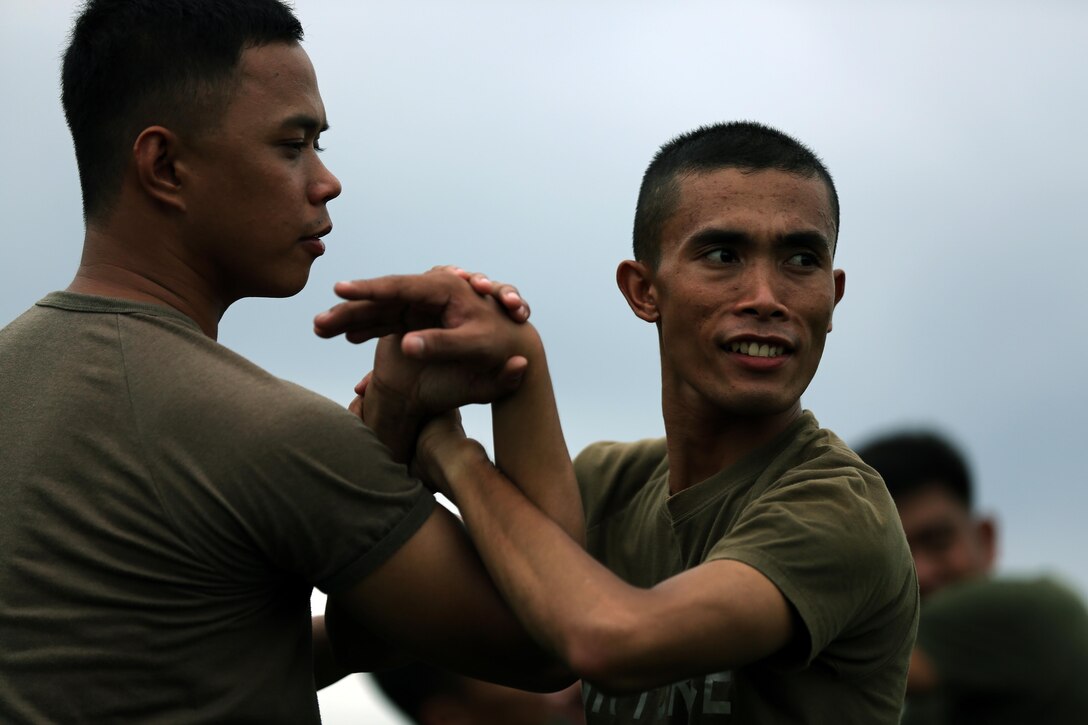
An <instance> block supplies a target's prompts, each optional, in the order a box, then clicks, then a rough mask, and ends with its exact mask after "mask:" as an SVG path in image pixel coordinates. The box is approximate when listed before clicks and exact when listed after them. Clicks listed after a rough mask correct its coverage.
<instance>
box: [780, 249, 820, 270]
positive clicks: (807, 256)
mask: <svg viewBox="0 0 1088 725" xmlns="http://www.w3.org/2000/svg"><path fill="white" fill-rule="evenodd" d="M819 263H820V260H819V258H818V257H817V256H816V255H815V254H813V253H812V252H798V253H797V254H794V255H793V256H791V257H790V258H789V259H788V260H787V264H792V265H794V266H797V267H815V266H816V265H818V264H819Z"/></svg>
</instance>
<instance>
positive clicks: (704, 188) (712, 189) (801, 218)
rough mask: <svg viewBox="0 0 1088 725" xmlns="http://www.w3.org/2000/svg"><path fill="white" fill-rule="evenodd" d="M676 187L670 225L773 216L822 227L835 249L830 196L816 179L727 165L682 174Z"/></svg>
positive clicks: (822, 184) (777, 171)
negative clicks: (717, 219) (677, 222)
mask: <svg viewBox="0 0 1088 725" xmlns="http://www.w3.org/2000/svg"><path fill="white" fill-rule="evenodd" d="M675 184H676V186H675V188H676V193H677V202H676V207H675V209H674V213H673V215H672V219H671V220H670V221H678V220H679V221H681V223H687V224H690V223H693V222H695V223H698V222H700V221H703V222H711V220H712V219H713V218H715V217H720V218H722V219H723V220H727V219H729V218H731V217H737V218H739V219H743V218H744V217H745V216H746V215H748V214H752V215H756V214H759V215H767V214H773V215H774V216H775V217H776V218H779V219H782V220H790V222H791V223H793V224H796V225H798V226H800V227H815V228H816V229H819V230H820V231H821V232H822V233H823V235H824V236H825V237H827V238H828V243H829V245H830V246H831V248H832V251H834V246H835V241H836V237H837V231H838V230H837V229H836V228H835V223H834V216H833V214H832V210H831V194H830V190H829V189H828V188H827V184H826V183H825V182H824V181H823V179H821V178H820V177H819V176H817V175H811V176H806V175H804V174H797V173H792V172H788V171H781V170H779V169H760V170H754V171H753V170H749V169H742V168H738V167H732V166H725V167H719V168H715V169H708V170H697V171H689V172H685V173H682V174H678V175H677V177H676V179H675ZM711 223H712V222H711Z"/></svg>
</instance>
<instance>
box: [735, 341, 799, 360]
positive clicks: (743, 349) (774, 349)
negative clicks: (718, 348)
mask: <svg viewBox="0 0 1088 725" xmlns="http://www.w3.org/2000/svg"><path fill="white" fill-rule="evenodd" d="M729 351H730V352H736V353H740V354H741V355H748V356H749V357H779V356H781V355H782V353H784V352H785V351H786V348H784V347H783V346H781V345H768V344H767V343H759V342H731V343H729Z"/></svg>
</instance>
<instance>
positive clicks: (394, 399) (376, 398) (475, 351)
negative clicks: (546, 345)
mask: <svg viewBox="0 0 1088 725" xmlns="http://www.w3.org/2000/svg"><path fill="white" fill-rule="evenodd" d="M336 293H337V294H338V295H340V296H341V297H343V298H344V299H345V300H347V301H346V302H343V303H341V304H339V305H337V306H336V307H334V308H333V309H331V310H329V311H328V312H324V313H322V314H320V315H318V316H317V317H316V318H315V320H314V328H315V332H317V334H318V335H321V336H323V337H332V336H335V335H339V334H344V335H345V337H346V338H347V339H348V340H349V341H351V342H362V341H365V340H369V339H372V338H374V337H382V339H381V340H380V341H379V343H378V348H377V352H376V353H375V363H374V371H373V372H372V373H371V374H370V375H369V376H368V378H365V379H364V381H363V382H361V383H360V385H359V386H357V387H356V392H357V393H360V394H361V393H362V392H363V391H364V390H365V391H366V395H362V396H361V399H358V400H356V401H355V402H353V403H352V406H351V409H352V410H353V411H354V412H355V413H356V414H362V417H363V418H364V420H365V421H366V422H367V424H368V425H369V426H371V428H373V429H374V430H375V432H377V433H378V436H379V438H381V440H382V441H383V442H384V443H385V444H386V445H388V446H389V447H390V449H392V450H393V451H394V455H395V457H396V458H397V459H398V460H405V456H408V455H410V451H411V450H412V449H413V448H414V446H415V434H416V433H417V432H418V430H419V428H420V426H421V425H422V423H423V422H424V421H425V420H427V419H428V418H430V417H432V416H434V415H437V414H439V413H443V412H445V411H448V410H451V409H453V408H457V407H460V406H461V405H465V404H468V403H486V402H492V401H494V400H497V399H499V398H501V397H503V396H505V395H506V394H508V393H510V392H512V391H514V390H516V389H517V387H518V385H519V384H520V382H521V378H522V375H523V374H524V372H525V370H526V368H527V366H528V364H529V361H528V358H527V355H528V354H529V353H530V351H531V350H536V349H538V348H537V347H536V346H535V342H536V332H535V330H533V329H532V327H531V326H529V325H522V324H518V323H517V322H515V321H513V319H511V314H514V313H517V314H516V315H515V316H524V315H527V314H528V307H527V306H526V305H525V304H524V302H523V301H520V299H521V298H520V295H518V294H517V292H516V290H514V289H513V288H512V287H511V286H510V285H497V284H496V283H493V282H491V281H490V280H488V279H487V278H486V277H484V276H483V275H467V273H463V272H459V271H452V270H449V269H436V270H432V271H430V272H428V273H426V274H422V275H406V276H393V277H382V278H378V279H373V280H359V281H356V282H341V283H339V284H337V286H336ZM496 297H498V298H502V300H503V302H502V306H501V307H500V303H499V301H497V299H496ZM515 302H517V303H516V304H515Z"/></svg>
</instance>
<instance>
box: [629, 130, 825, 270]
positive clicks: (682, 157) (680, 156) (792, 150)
mask: <svg viewBox="0 0 1088 725" xmlns="http://www.w3.org/2000/svg"><path fill="white" fill-rule="evenodd" d="M724 168H735V169H740V170H742V171H764V170H776V171H785V172H788V173H791V174H798V175H800V176H807V177H813V176H815V177H818V178H820V179H821V180H822V181H823V182H824V183H825V184H826V185H827V190H828V195H829V196H830V198H831V215H832V218H833V221H834V223H835V229H836V231H837V230H838V228H839V197H838V193H837V192H836V191H835V182H834V181H832V179H831V174H830V173H829V172H828V170H827V168H826V167H825V166H824V164H823V162H822V161H820V159H819V158H818V157H817V156H816V154H815V153H813V152H812V151H811V150H810V149H809V148H808V147H806V146H805V145H804V144H802V143H801V142H799V141H797V140H796V139H794V138H792V137H790V136H787V135H786V134H784V133H782V132H781V131H778V130H776V129H773V128H771V127H769V126H764V125H763V124H760V123H755V122H753V121H733V122H730V123H719V124H715V125H712V126H702V127H700V128H697V129H695V130H694V131H689V132H688V133H685V134H681V135H680V136H677V137H676V138H674V139H672V140H671V141H669V142H668V143H666V144H665V145H664V146H662V147H661V148H660V149H659V150H658V152H657V154H656V155H655V156H654V159H653V161H651V162H650V165H649V167H648V168H647V169H646V173H645V174H644V175H643V177H642V187H641V188H640V189H639V194H638V206H637V207H636V209H635V229H634V234H633V237H634V254H635V259H637V260H638V261H640V262H643V263H646V264H649V265H650V266H657V263H658V262H659V261H660V258H661V232H662V230H663V229H664V227H665V223H666V222H668V220H669V218H670V217H671V216H672V215H673V213H674V212H675V211H676V205H677V203H679V198H680V183H679V181H680V178H681V177H682V176H684V175H687V174H696V173H701V172H708V171H716V170H718V169H724Z"/></svg>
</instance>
